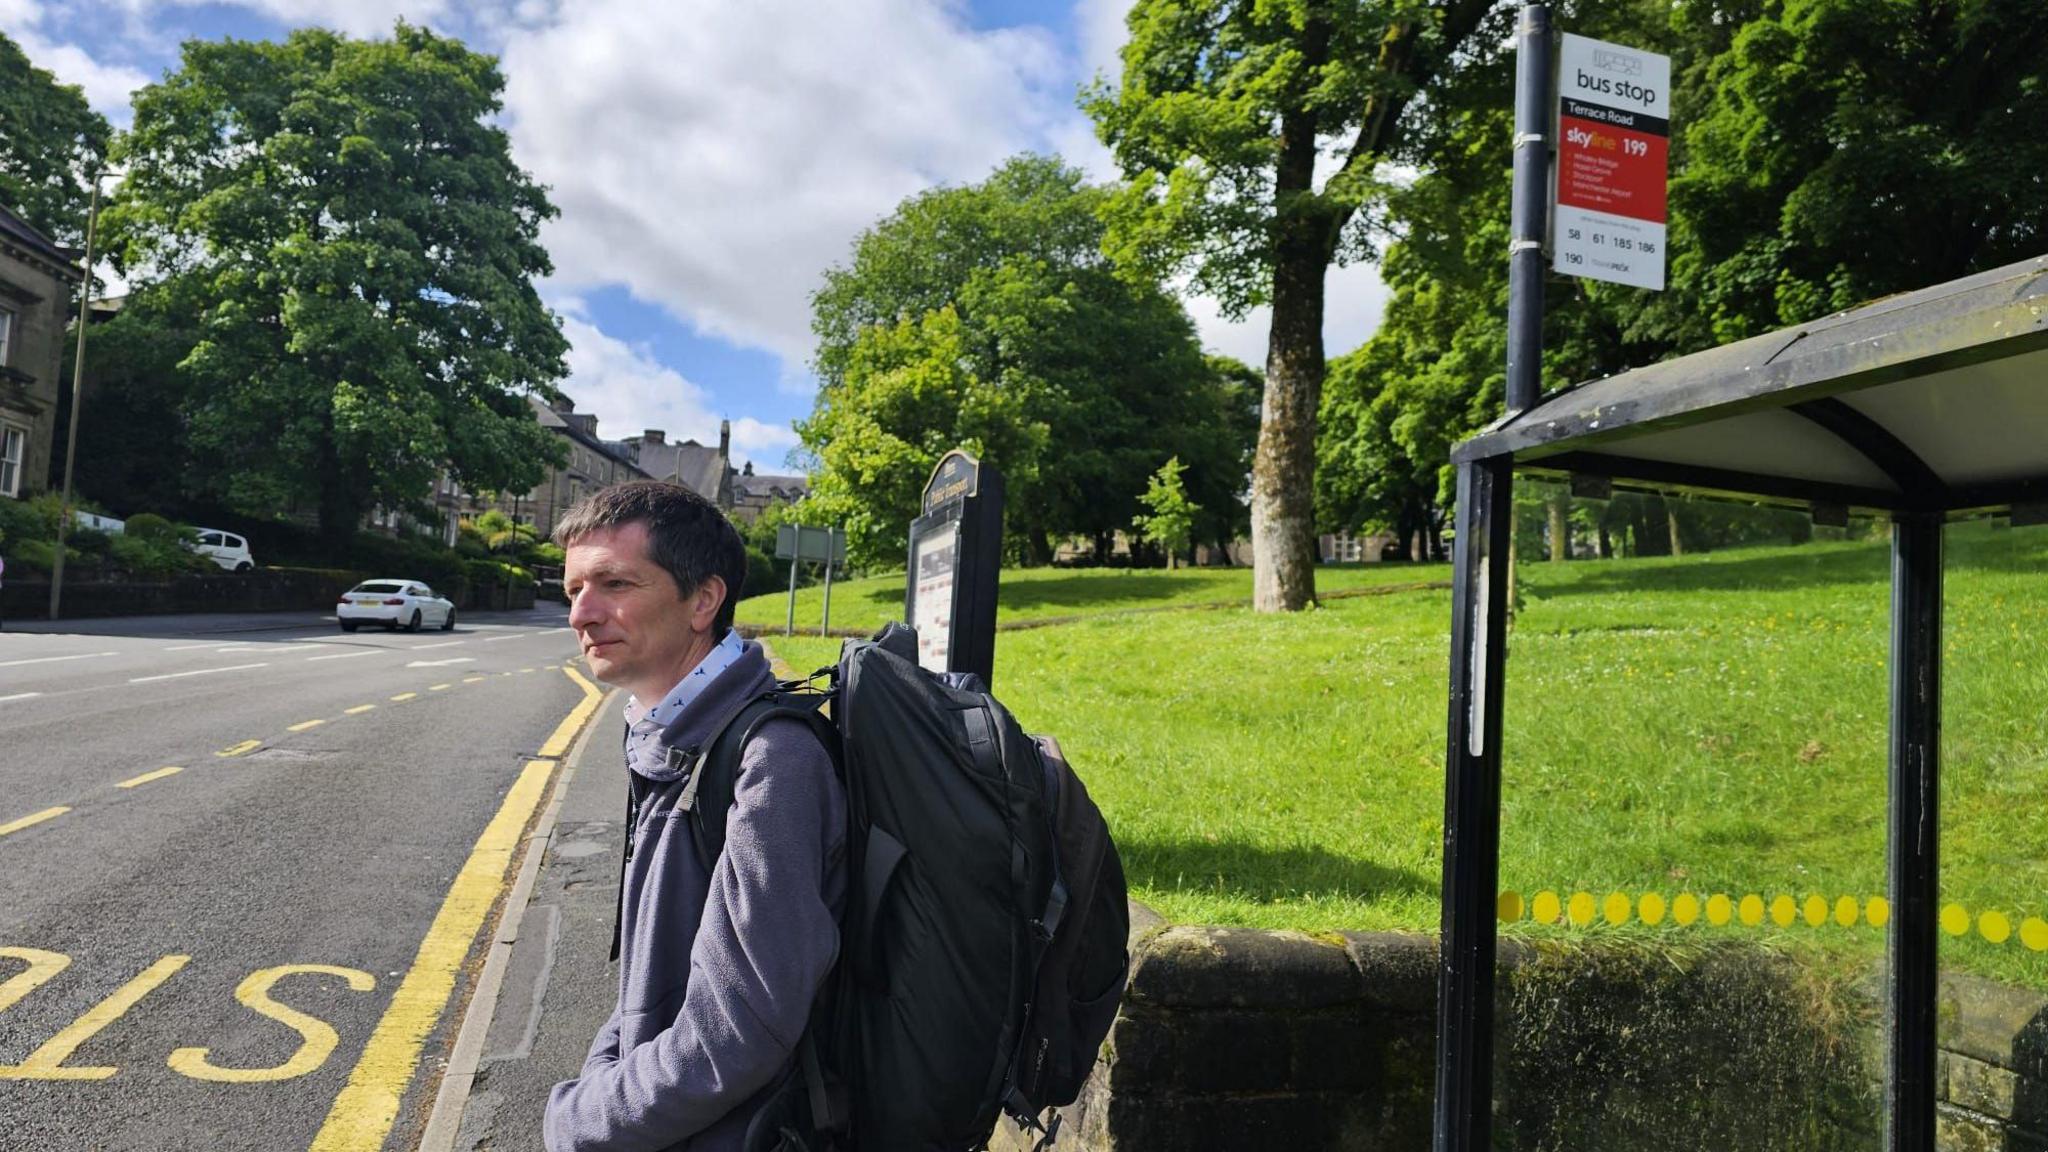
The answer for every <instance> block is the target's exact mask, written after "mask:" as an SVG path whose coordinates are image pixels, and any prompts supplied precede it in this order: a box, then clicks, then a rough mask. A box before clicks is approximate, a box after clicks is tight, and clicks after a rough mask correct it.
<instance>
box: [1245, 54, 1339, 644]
mask: <svg viewBox="0 0 2048 1152" xmlns="http://www.w3.org/2000/svg"><path fill="white" fill-rule="evenodd" d="M1311 28H1312V30H1313V34H1314V35H1316V36H1317V37H1318V39H1320V37H1321V36H1322V35H1324V34H1326V33H1327V29H1324V28H1321V27H1320V25H1313V24H1312V25H1311ZM1304 50H1305V51H1304V54H1305V56H1306V57H1307V58H1309V59H1311V60H1314V59H1317V58H1320V57H1321V56H1322V55H1325V54H1327V42H1326V41H1324V42H1319V43H1311V44H1305V45H1304ZM1315 160H1316V123H1315V116H1314V114H1313V113H1305V112H1290V113H1287V114H1285V115H1283V116H1282V117H1281V125H1280V160H1279V164H1278V167H1277V170H1276V172H1275V179H1274V189H1275V192H1276V193H1277V196H1278V202H1279V207H1278V208H1277V209H1276V213H1277V216H1278V227H1279V233H1280V235H1279V240H1278V243H1277V244H1276V245H1275V252H1274V259H1273V327H1272V329H1271V331H1270V333H1269V334H1268V336H1267V342H1266V395H1265V402H1264V404H1263V406H1262V407H1261V409H1260V415H1259V447H1258V452H1257V454H1256V455H1255V456H1254V457H1253V458H1252V608H1253V610H1255V611H1259V612H1293V611H1297V610H1299V609H1302V608H1306V607H1307V606H1308V605H1309V604H1310V603H1312V602H1313V601H1314V600H1315V598H1316V568H1315V563H1316V535H1315V479H1316V409H1317V406H1318V405H1319V404H1320V403H1321V402H1322V395H1323V371H1324V363H1323V277H1324V274H1325V273H1326V272H1327V271H1328V270H1329V267H1330V257H1331V252H1332V241H1333V240H1334V239H1335V233H1334V230H1333V225H1334V224H1335V223H1336V221H1334V220H1333V219H1332V218H1331V217H1330V216H1329V215H1328V214H1327V212H1326V211H1324V210H1321V209H1319V208H1318V207H1317V206H1316V205H1315V198H1314V197H1312V196H1308V195H1298V194H1304V193H1307V192H1308V191H1309V190H1310V189H1311V188H1313V186H1314V177H1315Z"/></svg>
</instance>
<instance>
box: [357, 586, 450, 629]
mask: <svg viewBox="0 0 2048 1152" xmlns="http://www.w3.org/2000/svg"><path fill="white" fill-rule="evenodd" d="M334 618H335V619H336V620H339V621H340V622H341V630H342V631H343V632H353V631H355V630H356V629H358V628H360V627H362V626H363V625H365V624H382V625H383V626H384V627H386V628H397V627H400V626H403V627H404V628H405V630H406V631H408V632H417V631H419V630H420V629H421V628H422V627H424V626H426V625H429V624H431V625H433V626H435V627H437V628H439V629H440V630H441V631H443V632H453V631H454V630H455V605H454V604H452V603H450V602H449V601H447V600H443V599H442V598H440V597H439V596H436V595H434V590H433V589H432V588H429V587H427V586H426V585H425V584H422V583H420V582H419V581H417V580H365V581H363V582H362V583H361V584H358V585H356V586H355V587H353V588H351V589H349V590H348V591H347V592H344V593H342V596H341V602H340V603H338V604H336V605H335V606H334Z"/></svg>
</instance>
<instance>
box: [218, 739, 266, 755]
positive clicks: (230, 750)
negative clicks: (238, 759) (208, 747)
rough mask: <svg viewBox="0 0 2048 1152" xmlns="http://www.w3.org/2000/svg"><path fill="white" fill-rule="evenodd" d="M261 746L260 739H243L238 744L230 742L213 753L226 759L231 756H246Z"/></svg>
mask: <svg viewBox="0 0 2048 1152" xmlns="http://www.w3.org/2000/svg"><path fill="white" fill-rule="evenodd" d="M261 747H263V741H261V740H244V741H242V742H241V743H240V744H230V745H228V746H227V747H225V748H223V749H221V750H220V751H218V752H215V753H214V755H215V756H219V757H221V758H222V759H227V758H228V757H231V756H246V755H248V754H249V753H251V752H254V751H255V750H257V749H258V748H261Z"/></svg>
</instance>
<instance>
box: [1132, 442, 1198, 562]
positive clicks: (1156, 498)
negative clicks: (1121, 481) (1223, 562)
mask: <svg viewBox="0 0 2048 1152" xmlns="http://www.w3.org/2000/svg"><path fill="white" fill-rule="evenodd" d="M1183 470H1184V466H1183V465H1182V464H1181V462H1180V457H1178V456H1174V457H1169V458H1168V459H1167V461H1166V463H1164V464H1161V465H1160V466H1159V471H1157V472H1155V473H1153V475H1152V479H1151V480H1150V481H1149V482H1148V483H1147V484H1146V486H1145V494H1144V495H1143V496H1140V497H1138V502H1139V503H1140V504H1143V505H1144V506H1145V507H1146V508H1147V509H1149V510H1150V511H1148V512H1144V513H1140V514H1139V515H1137V516H1135V517H1133V518H1132V519H1131V527H1132V528H1134V529H1136V530H1137V532H1138V534H1139V536H1141V537H1142V538H1144V539H1146V540H1149V541H1151V542H1152V543H1154V544H1157V545H1159V546H1160V547H1161V548H1163V549H1165V550H1166V566H1167V567H1168V568H1178V567H1179V566H1180V554H1181V553H1182V552H1184V551H1186V550H1187V547H1188V542H1189V541H1190V539H1191V538H1192V537H1193V535H1194V529H1195V514H1196V513H1198V512H1200V511H1201V510H1202V509H1201V506H1200V505H1198V504H1195V503H1193V502H1192V501H1190V500H1189V499H1188V490H1187V486H1186V485H1185V484H1182V483H1181V479H1180V474H1181V472H1182V471H1183Z"/></svg>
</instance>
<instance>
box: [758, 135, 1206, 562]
mask: <svg viewBox="0 0 2048 1152" xmlns="http://www.w3.org/2000/svg"><path fill="white" fill-rule="evenodd" d="M1105 197H1106V193H1105V192H1104V191H1103V190H1102V189H1099V188H1095V187H1091V186H1089V185H1088V184H1086V183H1085V182H1084V181H1083V179H1082V177H1081V174H1080V173H1079V172H1078V171H1076V170H1074V169H1072V168H1069V167H1067V166H1065V165H1063V164H1061V163H1060V162H1059V161H1058V160H1056V159H1051V158H1046V157H1039V156H1023V157H1018V158H1016V159H1013V160H1011V161H1009V162H1007V163H1005V164H1004V165H1002V166H1001V167H1000V168H998V169H997V170H996V171H995V172H994V173H993V174H992V175H991V176H990V177H989V179H988V180H986V181H984V182H982V183H981V184H977V185H973V186H969V187H964V188H941V189H937V190H934V191H931V192H927V193H924V194H922V195H919V196H914V197H912V198H910V199H908V200H906V201H904V203H903V204H902V205H900V206H899V207H898V209H897V210H896V212H895V213H893V214H892V215H891V216H889V217H888V218H887V219H885V220H883V221H881V222H879V223H878V224H876V225H875V227H873V228H872V229H870V230H869V231H868V232H867V233H866V234H864V235H863V236H862V237H861V238H860V240H859V241H858V242H857V243H856V244H855V247H854V252H853V256H852V259H851V261H850V262H849V263H848V264H847V265H846V266H845V267H842V268H835V269H833V270H831V271H830V272H828V273H827V275H826V285H825V287H824V289H823V290H821V291H820V292H819V293H818V295H817V296H816V298H815V299H814V322H813V326H814V328H815V330H816V332H817V333H818V338H819V351H818V358H817V365H818V372H819V377H820V380H821V387H820V389H819V393H818V399H817V403H816V408H815V410H814V412H813V414H812V416H811V417H810V419H809V420H807V421H805V422H803V423H802V424H801V425H799V429H798V430H799V432H800V433H801V434H802V436H803V439H804V446H805V449H806V450H807V451H808V453H809V454H810V455H811V456H812V458H813V459H814V460H815V462H816V464H817V467H818V469H819V474H818V475H817V476H816V477H814V489H813V495H812V497H811V499H810V500H809V501H808V502H807V504H806V509H807V511H806V514H807V515H809V514H810V513H811V512H812V511H815V512H817V513H819V514H821V515H829V516H831V517H834V518H836V522H838V523H841V524H844V525H845V526H846V527H847V528H848V530H849V538H848V539H849V546H850V548H851V549H852V552H853V555H854V557H855V560H856V563H859V564H881V563H890V564H893V563H897V562H900V560H899V558H900V557H901V556H902V555H903V549H904V546H905V542H904V535H905V529H906V527H907V525H908V522H909V520H910V519H911V518H912V517H913V516H915V514H916V509H917V498H918V493H919V492H920V490H921V489H922V486H923V484H924V482H925V480H926V479H927V478H928V476H929V475H930V471H931V468H932V466H933V465H934V464H935V463H936V462H937V460H938V458H939V456H941V455H943V454H944V453H945V452H946V451H947V450H948V449H951V448H953V447H956V446H958V445H960V444H966V443H969V442H970V441H971V442H972V443H975V444H978V445H980V446H981V454H982V456H983V458H984V459H985V460H986V461H987V462H989V463H992V464H994V465H996V466H997V467H999V468H1001V469H1002V471H1003V473H1004V477H1005V479H1006V481H1007V484H1008V521H1009V531H1010V534H1011V537H1012V539H1013V541H1014V542H1015V543H1016V545H1017V546H1018V548H1019V549H1020V550H1021V551H1022V552H1023V554H1024V555H1025V557H1026V558H1027V560H1030V561H1033V562H1038V563H1043V562H1046V561H1049V560H1050V559H1051V555H1052V540H1053V538H1054V537H1055V536H1067V535H1075V534H1080V535H1086V536H1090V537H1093V538H1095V539H1096V540H1097V541H1098V546H1100V547H1106V543H1107V541H1108V539H1109V537H1110V536H1111V535H1112V534H1113V533H1115V532H1116V531H1117V530H1119V529H1121V528H1123V527H1124V526H1125V525H1127V524H1129V523H1130V518H1131V516H1132V514H1133V513H1135V512H1136V511H1137V505H1136V502H1135V497H1136V493H1137V492H1138V491H1139V490H1141V488H1142V487H1143V485H1144V481H1145V477H1146V476H1148V475H1150V474H1151V473H1152V472H1153V471H1154V470H1155V469H1157V468H1158V467H1159V465H1160V463H1161V462H1163V461H1164V460H1165V459H1166V458H1167V457H1168V456H1169V455H1171V454H1173V453H1174V452H1175V451H1179V452H1181V453H1182V455H1183V456H1184V457H1185V458H1187V459H1188V460H1189V463H1190V467H1191V469H1192V470H1193V473H1194V474H1196V475H1201V476H1210V475H1213V476H1218V477H1223V478H1224V479H1223V480H1222V481H1221V483H1223V484H1224V485H1225V486H1226V487H1225V489H1224V491H1225V495H1223V496H1220V497H1218V498H1217V501H1218V503H1219V504H1226V503H1234V502H1235V493H1236V489H1237V487H1238V485H1239V483H1240V481H1241V478H1242V476H1243V455H1244V453H1243V449H1242V446H1241V445H1240V444H1239V443H1238V442H1237V441H1236V440H1234V439H1233V433H1232V429H1233V428H1234V427H1235V426H1236V425H1235V424H1234V423H1233V422H1232V421H1231V420H1230V419H1229V418H1228V417H1229V408H1230V406H1231V405H1232V404H1233V403H1234V401H1233V400H1232V399H1231V397H1232V396H1233V395H1234V393H1232V392H1231V391H1230V389H1229V388H1228V387H1227V386H1226V385H1225V384H1224V383H1223V382H1222V381H1221V380H1220V379H1219V377H1218V375H1217V370H1216V369H1215V368H1213V367H1212V366H1211V365H1210V363H1209V362H1208V361H1207V360H1205V359H1204V358H1203V356H1202V355H1201V349H1200V345H1199V343H1198V341H1197V340H1196V337H1195V332H1194V326H1193V324H1192V323H1191V322H1190V321H1189V320H1188V318H1187V314H1186V312H1185V310H1184V309H1183V308H1182V307H1181V306H1180V303H1179V302H1178V301H1177V300H1176V299H1174V298H1173V297H1172V296H1171V295H1169V294H1168V293H1166V292H1164V291H1163V290H1161V288H1160V287H1159V286H1158V285H1157V284H1156V283H1146V282H1144V281H1142V280H1141V279H1134V278H1131V277H1127V276H1120V275H1118V274H1117V272H1116V270H1115V269H1114V268H1113V267H1112V266H1111V264H1110V263H1109V261H1108V259H1107V258H1106V257H1105V256H1104V255H1103V253H1102V247H1101V245H1102V240H1103V235H1104V232H1103V225H1102V222H1101V220H1100V218H1099V211H1100V209H1101V207H1102V205H1103V203H1104V201H1105ZM1003 421H1010V422H1013V424H1012V426H1010V427H1005V426H1003V423H1002V422H1003Z"/></svg>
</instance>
